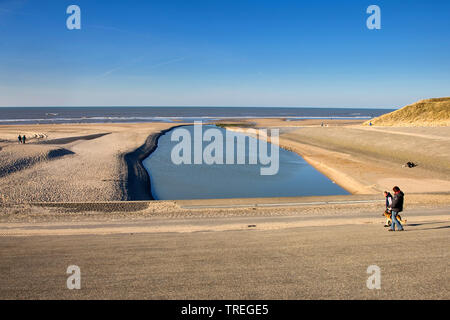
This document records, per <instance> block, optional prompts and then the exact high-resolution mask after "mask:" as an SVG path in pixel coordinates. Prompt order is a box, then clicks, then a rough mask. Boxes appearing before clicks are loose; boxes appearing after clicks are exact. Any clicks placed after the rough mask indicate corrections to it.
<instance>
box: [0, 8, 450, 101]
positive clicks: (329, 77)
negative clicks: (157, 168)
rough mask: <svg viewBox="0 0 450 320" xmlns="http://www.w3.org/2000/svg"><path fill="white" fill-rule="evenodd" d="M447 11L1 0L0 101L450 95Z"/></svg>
mask: <svg viewBox="0 0 450 320" xmlns="http://www.w3.org/2000/svg"><path fill="white" fill-rule="evenodd" d="M71 4H76V5H78V6H79V7H80V8H81V24H82V25H81V27H82V28H81V30H68V29H67V28H66V19H67V17H68V14H66V8H67V7H68V6H69V5H71ZM371 4H376V5H378V6H380V8H381V26H382V28H381V30H369V29H367V27H366V19H367V18H368V17H369V15H368V14H367V13H366V8H367V7H368V6H369V5H371ZM449 14H450V1H448V0H435V1H407V0H406V1H405V0H403V1H401V0H389V1H378V0H373V1H372V0H371V1H363V0H358V1H357V0H353V1H331V0H330V1H327V0H316V1H312V0H311V1H300V0H296V1H282V0H280V1H265V0H239V1H234V0H217V1H216V0H208V1H200V0H199V1H196V0H183V1H178V0H177V1H173V0H161V1H141V0H129V1H114V0H108V1H106V0H96V1H91V0H89V1H88V0H71V1H64V0H55V1H38V0H34V1H32V0H28V1H27V0H0V106H98V105H100V106H108V105H119V106H122V105H133V106H147V105H159V106H165V105H171V106H173V105H192V106H287V107H289V106H312V107H387V108H390V107H400V106H403V105H405V104H409V103H412V102H414V101H416V100H418V99H423V98H429V97H440V96H450V41H449V39H450V18H449Z"/></svg>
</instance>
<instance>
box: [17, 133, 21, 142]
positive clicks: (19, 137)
mask: <svg viewBox="0 0 450 320" xmlns="http://www.w3.org/2000/svg"><path fill="white" fill-rule="evenodd" d="M17 139H19V143H22V136H21V135H20V134H19V136H18V137H17Z"/></svg>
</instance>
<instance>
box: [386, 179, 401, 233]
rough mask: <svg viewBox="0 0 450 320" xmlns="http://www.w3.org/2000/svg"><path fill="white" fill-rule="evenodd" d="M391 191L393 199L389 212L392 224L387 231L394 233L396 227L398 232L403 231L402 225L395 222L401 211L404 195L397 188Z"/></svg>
mask: <svg viewBox="0 0 450 320" xmlns="http://www.w3.org/2000/svg"><path fill="white" fill-rule="evenodd" d="M392 191H394V198H393V199H392V204H391V208H390V209H391V212H392V216H391V219H392V224H391V228H390V229H389V231H395V226H396V225H397V229H398V231H403V230H404V229H403V227H402V224H401V223H400V222H399V221H398V220H397V215H398V214H399V213H400V212H402V211H403V202H404V195H405V194H404V193H403V192H402V191H401V190H400V188H399V187H397V186H395V187H394V188H393V189H392Z"/></svg>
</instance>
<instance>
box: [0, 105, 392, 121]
mask: <svg viewBox="0 0 450 320" xmlns="http://www.w3.org/2000/svg"><path fill="white" fill-rule="evenodd" d="M391 111H393V109H355V108H353V109H347V108H272V107H271V108H266V107H264V108H258V107H0V124H37V123H41V124H50V123H105V122H107V123H131V122H161V121H169V122H178V121H189V122H191V121H195V120H203V121H204V122H208V121H212V120H217V119H232V118H270V117H285V118H287V119H288V120H298V119H330V118H334V119H370V118H373V117H377V116H380V115H382V114H385V113H388V112H391Z"/></svg>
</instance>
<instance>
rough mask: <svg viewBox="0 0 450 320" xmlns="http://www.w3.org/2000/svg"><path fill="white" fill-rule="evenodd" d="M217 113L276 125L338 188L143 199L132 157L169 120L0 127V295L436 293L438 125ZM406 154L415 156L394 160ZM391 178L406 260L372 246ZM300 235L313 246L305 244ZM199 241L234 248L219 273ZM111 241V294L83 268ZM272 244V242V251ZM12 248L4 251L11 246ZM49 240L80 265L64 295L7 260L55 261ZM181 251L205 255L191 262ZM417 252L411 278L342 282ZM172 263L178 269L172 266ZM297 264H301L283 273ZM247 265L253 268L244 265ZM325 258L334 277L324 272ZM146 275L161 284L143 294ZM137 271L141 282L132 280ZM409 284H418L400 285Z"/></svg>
mask: <svg viewBox="0 0 450 320" xmlns="http://www.w3.org/2000/svg"><path fill="white" fill-rule="evenodd" d="M226 123H230V124H232V125H233V126H232V128H230V129H233V130H235V129H236V128H239V127H242V128H244V129H245V128H248V127H252V128H279V129H280V134H281V135H280V145H281V146H282V147H283V148H286V149H288V150H291V151H293V152H296V153H298V154H299V155H301V156H302V157H303V158H304V159H305V160H306V161H307V162H308V163H310V164H311V165H312V166H314V167H315V168H316V169H318V170H319V171H321V172H322V173H323V174H325V175H326V176H327V177H329V178H330V179H331V180H332V181H334V182H335V183H337V184H339V185H340V186H342V187H343V188H345V189H346V190H348V191H349V192H350V193H351V195H346V196H318V197H294V198H257V199H245V198H242V199H208V200H183V201H181V200H178V201H151V194H150V192H149V190H150V188H149V186H150V183H151V181H149V178H148V175H147V174H146V171H145V169H144V168H143V167H142V165H141V163H140V161H142V159H144V158H145V157H146V156H148V154H149V153H151V152H152V151H153V150H154V149H155V147H156V146H157V139H158V137H159V135H160V134H162V133H163V132H164V131H165V130H169V129H170V128H172V127H174V126H178V125H180V124H179V123H146V124H66V125H62V124H61V125H29V126H0V141H1V142H0V148H1V149H0V172H1V174H0V194H1V200H2V204H1V206H0V208H1V215H0V237H1V239H2V241H1V245H0V252H1V254H2V257H7V258H6V259H3V258H2V262H1V263H0V269H1V270H4V271H5V272H2V274H3V276H2V277H1V278H0V284H1V286H0V287H1V289H0V297H1V298H4V299H10V298H18V299H27V298H55V297H58V298H59V297H63V298H69V299H70V298H93V299H98V298H125V299H127V298H143V297H146V298H149V299H171V298H178V299H187V298H194V299H197V298H206V297H207V298H213V299H222V298H227V299H231V298H239V299H246V298H253V299H255V298H261V299H265V298H269V299H314V298H317V299H322V298H324V299H327V298H328V299H330V298H331V299H343V298H351V299H356V298H363V299H385V298H387V299H390V298H392V297H396V296H397V295H398V294H400V293H401V294H403V298H405V299H407V298H415V299H417V298H421V299H422V298H437V299H442V298H443V299H446V298H448V296H449V288H448V287H447V288H442V287H441V288H440V291H439V292H438V293H437V291H436V288H437V287H439V284H440V283H442V279H441V278H442V276H444V275H442V271H439V270H441V269H442V270H444V269H445V268H446V262H445V261H448V254H447V253H446V252H447V251H448V250H446V246H447V245H446V244H445V243H446V241H445V240H444V239H446V238H448V227H449V221H450V220H449V219H450V218H449V217H450V215H449V212H450V179H449V174H450V163H449V159H450V141H449V138H448V136H450V135H449V133H450V132H449V129H448V128H447V127H439V128H394V127H389V128H380V127H377V128H368V127H364V126H362V125H361V121H349V120H341V121H339V120H332V121H326V123H324V126H322V121H320V120H304V121H285V120H284V119H245V120H239V119H235V120H233V121H226ZM222 124H223V122H222ZM18 134H26V135H27V137H28V140H27V144H26V145H23V144H19V143H17V141H16V139H17V135H18ZM393 141H396V144H395V145H393V144H392V142H393ZM406 161H415V162H417V163H418V164H419V166H418V167H416V168H412V169H411V168H405V167H404V166H403V164H404V162H406ZM393 185H400V186H401V187H402V189H403V190H404V191H405V193H406V207H405V216H406V218H407V220H408V221H407V224H406V225H405V228H406V230H407V232H406V233H404V234H407V235H408V236H407V237H406V238H404V239H398V241H399V242H398V243H401V244H402V245H403V246H404V247H405V248H406V247H408V248H411V250H415V252H416V254H417V255H416V259H415V260H414V259H413V260H411V259H410V258H408V256H407V255H404V254H402V256H401V257H400V260H401V262H398V259H394V258H393V257H392V256H390V255H389V254H388V252H387V251H386V250H387V249H386V248H384V247H383V246H382V242H383V241H390V239H389V237H388V232H386V229H385V228H383V224H384V219H383V217H382V216H381V213H382V212H383V208H384V200H383V197H382V195H381V192H382V191H383V190H391V188H392V186H393ZM130 200H132V201H130ZM134 200H141V201H134ZM350 234H351V236H350ZM417 237H420V239H421V240H422V241H425V242H426V241H434V243H435V245H434V246H433V250H431V251H430V250H429V248H425V247H422V245H421V244H420V243H419V242H417V241H418V240H417V239H418V238H417ZM74 239H77V241H80V243H83V246H88V247H90V248H92V250H89V254H87V253H86V252H84V251H80V250H78V249H77V248H75V247H74V246H73V245H71V243H72V241H73V240H74ZM214 239H215V240H214ZM226 239H235V241H238V242H246V243H247V244H248V245H247V246H244V247H243V248H242V250H241V249H240V250H235V249H233V248H234V247H233V246H235V245H236V244H235V243H234V242H233V241H234V240H233V241H231V242H230V241H227V240H226ZM283 239H284V240H283ZM312 239H316V240H317V241H319V242H315V243H314V245H313V244H312V242H311V241H313V240H312ZM383 239H384V240H383ZM55 241H56V242H55ZM204 241H213V243H214V244H215V247H216V249H217V250H219V252H222V253H221V255H222V256H223V257H228V258H227V259H231V260H233V259H232V258H231V257H232V255H237V256H241V257H242V258H241V259H238V260H239V261H234V260H233V261H234V262H233V263H232V264H230V265H228V266H227V267H226V269H227V270H225V271H224V270H223V269H222V266H223V263H224V262H223V261H222V260H221V259H220V257H219V256H217V255H216V254H215V253H214V252H215V251H214V249H213V248H214V246H210V247H208V248H207V249H205V250H206V251H203V250H200V251H199V250H198V248H199V247H200V246H202V245H201V243H205V242H204ZM112 243H113V244H114V246H115V247H121V248H122V249H120V250H122V251H123V250H126V251H127V253H126V254H124V255H123V259H122V258H121V260H120V262H119V263H118V264H117V265H115V267H111V268H109V269H108V270H109V271H111V272H113V273H114V274H116V275H117V279H118V280H117V281H119V282H121V283H122V284H121V287H122V288H123V289H124V291H122V293H119V292H118V291H116V290H115V289H114V286H113V287H110V286H109V285H108V283H111V281H112V282H113V283H116V282H114V281H113V280H114V279H109V278H108V279H107V277H106V278H105V277H99V275H96V273H95V272H94V271H93V270H94V269H96V268H98V267H99V266H101V265H110V266H111V263H112V262H111V261H115V260H114V259H116V258H115V257H116V256H117V252H116V251H115V250H114V249H113V248H112V247H111V244H112ZM119 243H120V245H119ZM273 243H278V244H279V246H280V247H279V248H281V247H283V248H284V249H283V250H282V253H281V252H278V250H279V248H278V249H276V247H274V245H273ZM307 243H310V244H309V245H307ZM320 243H322V244H325V246H324V245H319V244H320ZM350 244H351V246H350ZM174 245H175V246H177V247H176V248H175V247H174ZM36 246H38V247H39V248H37V247H36ZM349 246H350V247H349ZM158 247H160V248H161V250H163V251H164V250H166V251H167V252H168V251H170V252H173V254H174V255H173V258H172V259H168V260H167V259H165V258H164V259H163V258H162V256H161V255H159V254H158V253H157V252H156V251H155V252H153V251H152V250H156V249H155V248H158ZM351 247H352V248H353V249H352V250H351V252H347V253H348V254H346V258H344V256H342V259H340V260H339V259H338V260H336V261H335V262H334V264H333V267H332V268H331V265H330V264H329V262H328V260H326V259H323V258H321V257H326V256H328V255H335V254H336V252H344V251H348V250H350V249H348V248H351ZM13 248H15V249H14V252H16V253H15V254H14V255H11V253H12V252H13V251H12V250H13ZM308 248H309V249H308ZM413 248H415V249H413ZM368 249H370V251H367V250H368ZM55 250H56V251H55ZM61 250H62V251H64V250H66V251H67V252H69V256H70V257H72V260H71V261H73V260H76V261H78V262H77V263H80V264H82V265H83V268H84V270H86V269H87V270H89V271H88V272H89V275H88V278H89V280H88V281H87V283H88V284H87V287H86V290H85V291H84V292H82V293H76V294H75V295H73V294H71V293H69V292H67V291H64V289H63V288H59V287H58V284H57V283H56V282H54V281H53V280H52V281H50V282H46V283H41V285H40V287H36V286H32V285H31V283H36V278H35V277H34V276H27V277H22V276H20V274H21V273H20V270H21V268H23V267H27V266H28V267H31V264H33V263H41V262H39V261H40V259H39V257H38V256H36V254H35V253H36V252H39V253H38V255H40V254H42V255H44V256H52V257H53V259H55V261H61V263H63V262H64V263H65V262H68V260H67V258H66V256H64V257H63V256H61V254H59V253H58V252H60V251H61ZM149 250H150V251H149ZM173 250H175V251H173ZM62 251H61V252H62ZM122 251H121V252H122ZM163 251H161V252H163ZM166 251H164V252H166ZM83 252H84V253H83ZM152 252H153V253H152ZM277 252H278V253H277ZM299 252H303V253H302V254H301V256H302V257H304V258H305V257H306V260H305V261H304V263H301V262H300V260H298V259H293V257H296V256H298V257H300V255H299V254H300V253H299ZM318 252H321V253H320V254H319V255H318ZM403 252H404V251H403ZM305 254H306V256H305ZM247 255H250V256H252V257H253V258H252V259H251V260H249V264H247V263H244V259H245V258H244V257H245V256H247ZM164 256H165V255H164ZM189 256H190V257H194V258H193V259H197V260H198V261H200V260H202V261H205V267H204V268H203V267H201V266H199V265H198V264H197V263H196V262H195V261H197V260H195V261H194V260H190V258H189ZM258 257H259V258H258ZM261 257H271V258H270V259H269V258H268V259H269V260H271V261H272V260H273V259H275V260H277V259H281V260H280V262H283V261H284V262H283V263H282V264H283V270H284V271H283V272H285V273H286V274H291V275H292V276H293V278H292V277H291V278H290V279H289V280H288V279H284V278H283V277H281V274H279V273H277V272H274V270H273V269H272V267H270V266H271V264H270V263H269V264H266V267H267V268H266V269H264V270H262V269H258V268H259V267H258V265H259V262H258V261H260V260H259V259H261ZM381 257H382V258H381ZM146 259H150V260H152V261H155V262H154V263H151V264H149V265H147V267H144V269H142V270H140V271H139V272H140V273H141V274H147V275H148V278H147V279H148V281H141V280H142V279H141V280H139V279H140V277H139V276H137V274H138V273H136V270H135V269H133V270H134V271H130V266H129V265H128V262H129V261H130V260H133V261H135V263H141V264H142V265H146V264H145V263H144V262H143V261H145V260H146ZM380 259H381V260H380ZM417 259H419V260H420V261H427V262H428V263H433V265H434V266H435V267H436V268H437V269H436V268H435V269H433V270H434V271H428V273H427V274H428V275H426V274H423V273H421V274H420V275H417V274H415V273H414V274H415V279H414V280H413V281H412V282H411V280H409V281H410V282H406V281H407V280H408V279H410V277H409V276H408V274H410V273H404V272H402V273H398V274H397V273H394V274H390V275H389V276H387V277H388V279H390V280H389V281H399V283H400V282H401V283H403V284H402V285H400V286H396V287H390V286H388V290H386V291H384V292H383V293H380V294H377V295H374V294H372V293H370V292H368V291H367V290H366V291H364V290H363V291H361V290H360V289H358V286H361V287H363V286H364V281H365V280H364V281H363V280H361V281H362V282H361V283H362V284H357V283H354V281H355V280H354V279H353V280H352V278H351V277H350V276H349V274H347V273H346V272H344V271H343V270H348V272H354V273H356V272H359V273H361V274H359V276H358V277H359V278H364V277H365V269H364V268H366V267H367V266H365V264H372V263H375V262H377V261H378V262H377V263H379V264H381V265H382V267H383V268H384V270H387V269H391V268H393V267H394V266H396V265H397V264H398V263H401V266H402V269H403V270H409V272H414V266H415V265H416V263H417ZM66 260H67V261H66ZM275 260H273V261H275ZM206 261H208V262H206ZM266 262H267V261H266ZM71 263H73V262H71ZM311 263H314V264H315V265H316V269H317V273H315V274H316V276H314V277H312V278H311V273H310V272H309V271H308V270H310V269H309V268H311ZM177 264H178V265H180V264H184V266H185V268H184V269H183V268H181V269H180V268H176V267H174V266H175V265H177ZM299 264H301V265H303V269H302V270H297V267H296V266H298V265H299ZM133 265H134V264H133ZM245 266H247V267H245ZM60 267H61V268H62V266H60V265H58V264H52V266H49V268H47V269H42V270H41V269H40V270H39V272H38V273H39V274H40V276H42V277H44V278H48V277H49V276H51V275H54V276H55V277H56V278H53V279H58V277H57V276H56V274H57V273H58V269H59V268H60ZM11 268H13V269H11ZM247 268H250V269H251V268H256V269H257V270H259V271H258V272H256V273H254V274H250V273H249V270H250V269H247ZM330 268H331V269H333V270H334V271H333V272H336V277H332V278H327V276H326V275H327V274H328V271H327V270H330ZM193 269H199V270H203V273H196V272H193ZM359 269H361V270H359ZM7 270H9V271H7ZM127 270H128V271H127ZM242 270H247V271H245V272H244V273H242ZM130 272H131V273H130ZM386 272H387V271H386ZM5 274H8V276H5ZM150 274H152V276H150ZM444 274H445V273H444ZM171 275H176V276H175V278H173V277H172V276H171ZM205 275H206V276H207V277H208V279H210V280H211V281H209V282H208V283H209V284H208V285H206V284H205V283H204V281H203V279H204V277H205ZM439 275H440V276H439ZM35 276H36V277H37V276H38V275H35ZM63 276H64V274H63ZM280 277H281V278H280ZM232 278H233V279H235V280H236V281H238V282H239V281H244V278H245V279H249V281H250V282H248V283H247V285H241V284H239V288H240V289H239V290H238V291H236V290H237V289H236V288H237V287H236V286H238V283H237V282H236V281H235V280H232ZM263 278H264V279H265V280H264V281H262V282H261V279H263ZM359 278H358V279H359ZM157 279H169V280H166V282H164V283H165V284H162V285H158V286H157V287H155V288H154V289H153V291H151V292H149V291H146V288H148V287H154V286H155V283H156V282H155V281H157ZM170 279H172V280H173V281H172V280H170ZM182 279H190V280H189V281H191V282H189V281H188V282H185V281H184V280H182ZM219 279H223V281H219ZM239 279H240V280H239ZM283 279H284V280H283ZM296 279H297V280H296ZM299 279H300V280H301V281H300V280H299ZM308 279H310V280H308ZM327 279H328V280H327ZM139 281H141V282H140V283H141V284H142V285H138V284H137V282H139ZM149 281H150V282H149ZM299 281H300V283H301V286H300V285H299ZM318 281H319V282H320V283H322V285H319V282H318ZM194 282H197V283H198V284H199V286H195V285H193V283H194ZM224 283H228V285H224ZM232 283H234V285H231V284H232ZM256 283H260V284H259V285H257V287H258V288H259V289H258V292H255V291H254V287H255V284H256ZM200 284H201V285H200ZM414 287H421V288H422V289H421V290H420V291H417V290H416V291H414V290H412V288H414ZM287 288H290V289H289V290H287ZM325 288H328V289H326V290H325ZM107 291H108V292H109V293H108V294H106V292H107ZM405 292H408V294H405Z"/></svg>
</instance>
